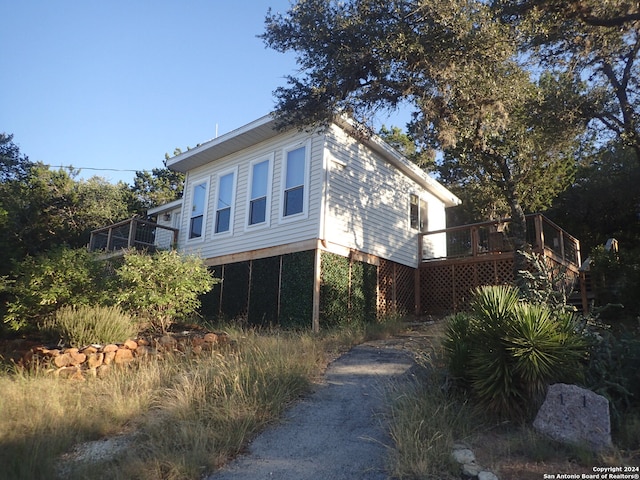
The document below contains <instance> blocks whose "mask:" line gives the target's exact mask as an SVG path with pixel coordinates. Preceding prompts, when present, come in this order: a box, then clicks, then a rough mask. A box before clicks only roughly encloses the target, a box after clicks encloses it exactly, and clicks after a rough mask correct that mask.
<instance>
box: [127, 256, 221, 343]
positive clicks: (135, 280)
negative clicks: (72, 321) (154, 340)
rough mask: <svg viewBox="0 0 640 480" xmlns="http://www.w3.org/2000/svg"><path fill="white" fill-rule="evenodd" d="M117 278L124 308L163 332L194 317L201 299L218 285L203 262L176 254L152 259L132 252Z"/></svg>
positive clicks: (192, 257)
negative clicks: (175, 322)
mask: <svg viewBox="0 0 640 480" xmlns="http://www.w3.org/2000/svg"><path fill="white" fill-rule="evenodd" d="M116 274H117V276H118V278H119V280H120V282H121V286H120V293H119V296H118V300H119V302H120V304H121V305H122V307H123V308H124V309H125V310H126V311H128V312H131V313H134V314H135V315H137V316H139V317H141V318H147V319H148V320H149V321H150V322H151V325H152V327H154V328H159V329H161V330H162V331H165V330H166V329H167V327H169V325H171V323H173V321H174V320H176V319H183V318H186V317H188V316H189V315H192V314H194V313H195V312H196V311H197V309H198V307H199V306H200V295H201V294H203V293H206V292H208V291H210V290H211V288H212V287H213V285H214V283H215V282H216V279H214V278H213V277H212V276H211V274H210V272H209V270H208V269H207V267H206V266H205V265H204V263H203V262H202V259H200V258H198V257H195V256H183V255H180V254H179V253H177V252H176V251H160V252H156V253H154V254H152V255H149V254H146V253H139V252H134V251H132V252H128V253H127V254H125V257H124V263H123V265H122V266H121V267H119V268H118V269H117V271H116Z"/></svg>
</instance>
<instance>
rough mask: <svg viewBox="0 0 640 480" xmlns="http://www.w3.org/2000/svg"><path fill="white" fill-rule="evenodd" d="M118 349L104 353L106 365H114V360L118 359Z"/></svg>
mask: <svg viewBox="0 0 640 480" xmlns="http://www.w3.org/2000/svg"><path fill="white" fill-rule="evenodd" d="M117 351H118V350H117V347H116V350H110V351H108V352H104V360H103V361H102V362H103V363H104V364H105V365H110V364H112V363H113V360H114V359H115V358H116V352H117Z"/></svg>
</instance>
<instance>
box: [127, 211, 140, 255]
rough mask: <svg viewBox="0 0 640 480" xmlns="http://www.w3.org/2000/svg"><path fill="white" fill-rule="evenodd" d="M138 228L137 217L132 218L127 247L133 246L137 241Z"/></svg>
mask: <svg viewBox="0 0 640 480" xmlns="http://www.w3.org/2000/svg"><path fill="white" fill-rule="evenodd" d="M137 229H138V225H137V222H136V219H135V217H134V218H132V219H131V223H130V224H129V238H128V239H127V247H129V248H131V247H133V246H134V245H135V243H136V230H137Z"/></svg>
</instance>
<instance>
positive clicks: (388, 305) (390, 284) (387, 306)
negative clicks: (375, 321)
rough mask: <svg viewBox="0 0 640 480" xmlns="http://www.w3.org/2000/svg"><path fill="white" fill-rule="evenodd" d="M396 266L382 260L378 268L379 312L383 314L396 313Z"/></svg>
mask: <svg viewBox="0 0 640 480" xmlns="http://www.w3.org/2000/svg"><path fill="white" fill-rule="evenodd" d="M394 278H395V264H394V263H393V262H390V261H389V260H384V259H380V266H379V267H378V312H379V313H381V314H386V313H392V312H393V311H395V301H394V298H395V295H394V286H395V282H394Z"/></svg>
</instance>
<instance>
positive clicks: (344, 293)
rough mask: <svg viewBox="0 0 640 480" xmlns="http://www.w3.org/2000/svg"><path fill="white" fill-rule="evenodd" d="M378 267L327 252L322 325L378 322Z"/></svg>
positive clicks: (323, 281)
mask: <svg viewBox="0 0 640 480" xmlns="http://www.w3.org/2000/svg"><path fill="white" fill-rule="evenodd" d="M376 287H377V267H376V266H375V265H369V264H366V263H364V262H358V261H353V260H351V259H349V258H347V257H343V256H340V255H336V254H332V253H327V252H324V253H323V254H322V258H321V284H320V324H321V325H322V326H323V327H332V326H337V325H340V326H347V325H351V326H360V325H362V324H364V323H367V322H373V321H375V319H376V313H377V308H376V298H377V297H376Z"/></svg>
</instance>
